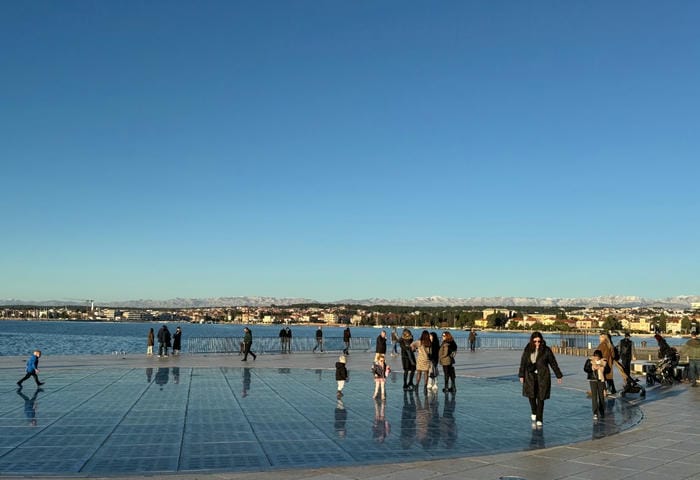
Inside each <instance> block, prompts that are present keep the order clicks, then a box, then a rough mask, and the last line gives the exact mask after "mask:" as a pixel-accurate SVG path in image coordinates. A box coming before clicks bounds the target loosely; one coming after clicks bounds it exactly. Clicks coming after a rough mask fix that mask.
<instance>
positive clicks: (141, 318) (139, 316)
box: [122, 310, 153, 322]
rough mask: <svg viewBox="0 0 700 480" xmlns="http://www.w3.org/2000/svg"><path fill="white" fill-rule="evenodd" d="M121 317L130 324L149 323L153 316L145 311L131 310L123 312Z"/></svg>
mask: <svg viewBox="0 0 700 480" xmlns="http://www.w3.org/2000/svg"><path fill="white" fill-rule="evenodd" d="M122 317H123V318H124V319H125V320H128V321H130V322H150V321H151V320H153V315H151V314H150V312H146V311H145V310H131V311H127V312H124V314H123V315H122Z"/></svg>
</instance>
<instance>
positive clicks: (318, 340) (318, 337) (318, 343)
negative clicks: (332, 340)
mask: <svg viewBox="0 0 700 480" xmlns="http://www.w3.org/2000/svg"><path fill="white" fill-rule="evenodd" d="M319 348H320V349H321V353H323V330H321V326H320V325H319V327H318V329H317V330H316V346H315V347H314V349H313V351H314V352H315V351H316V350H317V349H319Z"/></svg>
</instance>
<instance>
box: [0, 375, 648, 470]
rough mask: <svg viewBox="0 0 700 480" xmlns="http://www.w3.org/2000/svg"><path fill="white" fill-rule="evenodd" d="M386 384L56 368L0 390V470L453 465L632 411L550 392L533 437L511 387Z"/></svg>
mask: <svg viewBox="0 0 700 480" xmlns="http://www.w3.org/2000/svg"><path fill="white" fill-rule="evenodd" d="M12 373H14V372H12ZM144 374H145V377H146V382H144ZM0 375H1V374H0ZM396 375H399V374H397V373H392V374H391V377H390V378H389V379H387V395H386V399H385V400H381V399H377V400H375V399H373V398H372V392H373V379H372V377H371V374H370V373H369V371H368V372H367V373H366V374H365V373H364V372H362V371H358V372H351V381H350V382H348V383H347V384H346V386H345V389H344V390H343V393H344V396H343V397H342V399H338V398H336V392H337V388H336V382H335V376H334V374H333V371H332V370H324V369H311V370H307V369H290V368H279V369H277V368H271V369H264V368H240V367H222V368H184V367H183V368H180V367H160V368H155V369H154V368H150V367H149V368H145V369H143V368H140V369H119V368H107V369H106V368H99V367H92V368H81V369H74V370H72V369H65V370H62V371H60V372H56V373H55V374H54V375H53V376H52V378H51V382H50V384H47V385H46V386H44V388H43V390H42V389H39V390H36V391H28V392H22V391H16V392H15V391H14V390H12V391H4V392H0V398H2V400H3V401H2V404H1V405H2V406H1V407H0V472H3V474H17V475H60V474H63V475H67V474H81V475H84V474H120V473H121V474H137V473H141V474H145V473H149V472H176V471H180V472H187V471H234V472H235V471H241V472H242V471H260V470H269V469H275V468H295V467H323V466H339V465H358V464H370V463H387V462H402V461H411V460H425V459H432V458H450V457H465V456H470V455H484V454H492V453H499V452H507V451H518V450H528V449H538V448H545V447H552V446H555V445H562V444H568V443H574V442H578V441H583V440H588V439H590V438H600V437H601V436H607V435H612V434H614V433H618V432H619V431H621V430H624V429H626V428H629V427H631V426H632V425H635V424H636V423H638V422H639V421H640V419H641V412H640V410H639V408H637V406H636V405H635V404H634V402H628V401H626V400H622V399H614V398H610V399H608V400H607V402H608V404H607V410H606V412H607V415H606V417H605V418H604V419H602V420H599V421H593V420H592V415H591V408H590V401H589V399H588V398H586V396H585V393H584V392H582V391H581V390H574V389H566V388H558V389H555V390H554V391H553V392H552V398H551V399H550V400H549V401H548V402H547V404H546V407H545V420H544V426H543V427H540V428H533V427H532V425H531V421H530V411H529V404H528V401H527V399H526V398H524V397H522V395H521V386H520V384H519V382H518V381H517V378H515V377H504V378H497V379H481V378H457V387H458V391H457V393H449V392H448V393H443V392H441V391H440V392H434V391H428V392H425V391H423V390H422V389H421V390H418V391H403V390H402V388H401V381H400V380H399V381H397V377H396ZM0 380H2V379H1V378H0ZM10 380H11V379H10V376H9V374H8V378H7V379H6V382H5V383H6V384H7V383H9V382H10ZM39 398H41V405H42V409H41V417H40V416H39V414H38V405H39Z"/></svg>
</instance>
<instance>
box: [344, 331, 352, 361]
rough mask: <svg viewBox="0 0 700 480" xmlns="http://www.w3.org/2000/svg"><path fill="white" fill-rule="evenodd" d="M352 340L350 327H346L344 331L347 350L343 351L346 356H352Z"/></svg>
mask: <svg viewBox="0 0 700 480" xmlns="http://www.w3.org/2000/svg"><path fill="white" fill-rule="evenodd" d="M351 338H352V334H351V333H350V327H345V330H343V344H344V345H345V348H344V349H343V353H344V354H345V355H350V339H351Z"/></svg>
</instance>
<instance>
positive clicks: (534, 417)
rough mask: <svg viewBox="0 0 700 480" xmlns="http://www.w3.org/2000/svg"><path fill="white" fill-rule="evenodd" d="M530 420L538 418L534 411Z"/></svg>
mask: <svg viewBox="0 0 700 480" xmlns="http://www.w3.org/2000/svg"><path fill="white" fill-rule="evenodd" d="M530 420H532V421H533V422H534V421H535V420H537V416H536V415H535V414H534V413H533V414H532V415H530Z"/></svg>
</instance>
